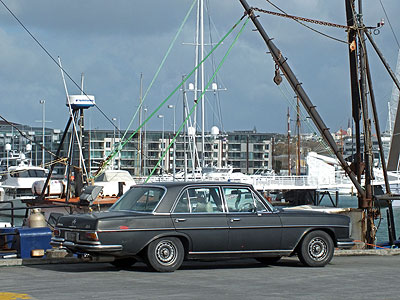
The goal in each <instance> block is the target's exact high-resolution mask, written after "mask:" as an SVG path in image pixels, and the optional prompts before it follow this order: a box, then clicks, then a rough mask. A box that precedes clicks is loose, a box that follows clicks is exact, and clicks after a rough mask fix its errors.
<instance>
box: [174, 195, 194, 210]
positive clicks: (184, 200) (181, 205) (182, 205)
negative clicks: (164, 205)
mask: <svg viewBox="0 0 400 300" xmlns="http://www.w3.org/2000/svg"><path fill="white" fill-rule="evenodd" d="M174 212H175V213H190V206H189V198H188V194H187V191H184V192H183V194H182V195H181V196H180V197H179V200H178V203H177V204H176V206H175V210H174Z"/></svg>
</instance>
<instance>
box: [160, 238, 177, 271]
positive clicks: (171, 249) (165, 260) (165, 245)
mask: <svg viewBox="0 0 400 300" xmlns="http://www.w3.org/2000/svg"><path fill="white" fill-rule="evenodd" d="M155 251H156V258H157V261H158V262H159V263H160V264H161V265H164V266H170V265H172V264H174V263H175V261H176V259H177V250H176V247H175V245H174V244H173V243H171V242H170V241H161V242H159V243H158V244H157V246H156V249H155Z"/></svg>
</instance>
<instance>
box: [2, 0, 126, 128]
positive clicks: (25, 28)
mask: <svg viewBox="0 0 400 300" xmlns="http://www.w3.org/2000/svg"><path fill="white" fill-rule="evenodd" d="M0 2H1V3H2V4H3V6H4V7H5V8H6V10H7V11H8V12H9V13H10V14H11V15H12V16H13V17H14V19H15V20H16V21H17V22H18V23H19V24H20V25H21V26H22V28H23V29H24V30H25V31H26V32H27V33H28V34H29V35H30V37H31V38H32V39H33V40H34V41H35V42H36V43H37V44H38V45H39V47H40V48H41V49H42V50H43V51H44V52H45V53H46V54H47V56H49V57H50V59H51V60H52V61H53V62H54V63H55V64H56V65H57V67H59V68H60V69H61V70H62V71H63V72H64V73H65V75H67V77H68V78H69V79H70V80H71V81H72V82H73V83H74V85H75V86H76V87H77V88H78V89H79V91H81V92H82V94H83V95H85V96H86V97H88V99H89V96H88V95H87V94H86V93H85V92H84V91H83V90H82V88H81V87H80V85H79V84H78V83H76V81H75V80H74V79H73V78H72V77H71V76H70V75H69V73H68V72H67V71H66V70H65V69H63V68H62V67H61V66H60V64H59V63H58V62H57V60H56V59H55V58H54V57H53V56H52V55H51V54H50V52H49V51H47V49H46V48H45V47H44V46H43V44H42V43H40V42H39V40H38V39H37V38H35V36H34V35H33V34H32V33H31V32H30V31H29V29H28V28H27V27H26V26H25V25H24V24H23V23H22V21H21V20H20V19H19V18H18V17H17V16H16V15H15V14H14V13H13V12H12V11H11V9H10V8H9V7H8V6H7V5H6V4H5V3H4V1H3V0H0ZM94 106H95V107H96V108H97V109H98V110H99V111H100V113H101V114H102V115H103V116H104V117H105V118H106V119H107V120H108V121H109V122H110V123H111V124H112V125H113V126H114V127H116V125H115V124H114V123H113V122H112V121H111V119H110V118H109V117H108V116H107V115H106V114H105V113H104V112H103V111H102V110H101V109H100V107H98V105H97V104H95V103H94ZM116 128H117V127H116ZM117 129H118V128H117ZM118 131H119V129H118Z"/></svg>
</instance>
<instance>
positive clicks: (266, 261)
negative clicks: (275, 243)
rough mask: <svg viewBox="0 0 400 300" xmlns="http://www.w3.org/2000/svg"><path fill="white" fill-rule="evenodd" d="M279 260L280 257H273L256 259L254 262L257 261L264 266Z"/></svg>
mask: <svg viewBox="0 0 400 300" xmlns="http://www.w3.org/2000/svg"><path fill="white" fill-rule="evenodd" d="M280 259H281V257H280V256H275V257H257V258H256V260H258V261H259V262H260V263H262V264H265V265H272V264H274V263H276V262H278V261H279V260H280Z"/></svg>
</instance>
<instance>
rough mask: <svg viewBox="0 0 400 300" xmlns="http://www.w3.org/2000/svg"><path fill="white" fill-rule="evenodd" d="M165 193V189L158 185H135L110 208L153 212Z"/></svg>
mask: <svg viewBox="0 0 400 300" xmlns="http://www.w3.org/2000/svg"><path fill="white" fill-rule="evenodd" d="M164 193H165V190H164V189H162V188H158V187H134V188H131V189H130V190H129V191H128V192H126V193H125V194H124V195H123V196H122V197H121V198H120V199H119V200H118V201H117V202H116V203H115V204H114V205H113V206H112V207H111V208H110V210H111V211H118V210H130V211H138V212H152V211H153V210H154V208H156V206H157V204H158V202H160V200H161V198H162V196H163V195H164Z"/></svg>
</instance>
